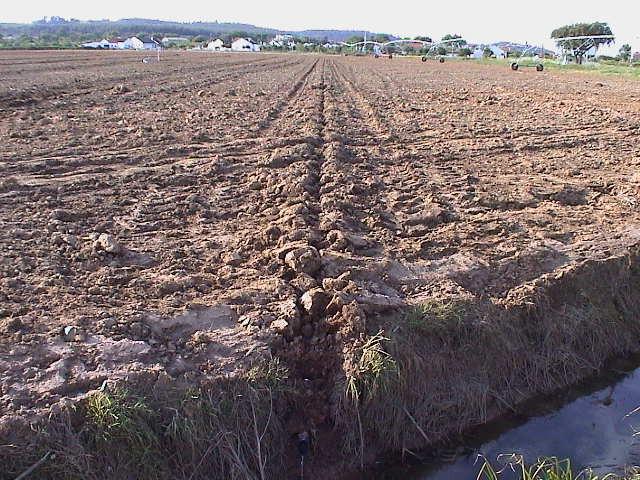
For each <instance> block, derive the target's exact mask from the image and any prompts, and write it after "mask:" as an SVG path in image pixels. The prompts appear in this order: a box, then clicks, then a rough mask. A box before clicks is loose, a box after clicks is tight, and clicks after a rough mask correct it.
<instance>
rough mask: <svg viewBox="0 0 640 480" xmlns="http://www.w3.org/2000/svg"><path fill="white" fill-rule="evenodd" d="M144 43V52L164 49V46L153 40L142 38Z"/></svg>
mask: <svg viewBox="0 0 640 480" xmlns="http://www.w3.org/2000/svg"><path fill="white" fill-rule="evenodd" d="M140 40H141V41H142V49H143V50H157V49H158V48H162V44H161V43H160V42H158V41H156V40H154V39H153V38H146V37H145V38H141V39H140Z"/></svg>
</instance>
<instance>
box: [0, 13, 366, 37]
mask: <svg viewBox="0 0 640 480" xmlns="http://www.w3.org/2000/svg"><path fill="white" fill-rule="evenodd" d="M277 33H291V34H294V35H295V36H298V37H302V38H309V39H314V40H321V41H325V40H326V41H331V42H340V41H344V40H346V39H348V38H349V37H352V36H354V35H362V34H363V32H362V31H355V30H302V31H283V30H276V29H273V28H267V27H258V26H255V25H250V24H246V23H233V22H189V23H182V22H171V21H165V20H153V19H146V18H123V19H121V20H86V21H85V20H75V19H70V20H67V19H64V18H62V17H51V18H48V19H43V20H38V21H36V22H33V23H29V24H17V23H0V34H1V35H2V36H4V37H18V36H21V35H27V36H31V37H42V36H54V37H55V36H65V37H67V38H68V37H71V38H76V39H78V40H85V39H86V40H89V39H98V37H100V38H102V37H113V36H122V37H124V36H131V35H144V36H150V35H157V36H165V35H166V36H188V37H196V36H204V37H207V38H210V37H214V36H225V35H226V36H232V35H236V36H242V35H247V36H253V37H257V38H258V39H262V38H265V37H269V36H273V35H275V34H277ZM367 35H374V34H373V33H372V32H367Z"/></svg>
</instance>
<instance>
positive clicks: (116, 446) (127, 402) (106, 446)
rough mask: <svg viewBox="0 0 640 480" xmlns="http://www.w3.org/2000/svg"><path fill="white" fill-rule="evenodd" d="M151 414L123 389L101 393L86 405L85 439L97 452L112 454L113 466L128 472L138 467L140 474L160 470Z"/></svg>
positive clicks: (138, 400) (153, 415)
mask: <svg viewBox="0 0 640 480" xmlns="http://www.w3.org/2000/svg"><path fill="white" fill-rule="evenodd" d="M154 417H155V413H154V411H153V410H152V409H151V408H150V407H149V406H148V405H147V403H146V402H145V400H143V399H142V398H139V397H135V396H133V395H130V394H129V393H128V392H127V391H126V390H124V389H120V388H118V389H114V390H113V391H108V390H106V389H105V390H100V391H98V392H96V393H94V394H92V395H91V396H90V397H89V398H88V400H87V404H86V412H85V419H86V423H85V427H84V431H85V435H86V437H87V441H88V443H89V444H90V445H92V446H93V449H95V451H96V452H107V451H108V452H111V453H112V455H110V458H112V459H113V460H114V462H115V464H114V465H113V466H112V468H114V470H116V471H117V470H118V468H119V467H123V468H126V469H127V470H129V469H130V468H131V467H132V465H134V464H137V467H136V469H137V470H138V471H139V472H140V473H141V474H144V473H148V472H149V471H152V470H156V471H157V470H160V469H161V467H160V465H161V464H162V461H161V455H160V450H161V441H160V437H159V435H158V432H156V431H155V429H154V427H153V426H154V425H155V424H156V422H155V420H154Z"/></svg>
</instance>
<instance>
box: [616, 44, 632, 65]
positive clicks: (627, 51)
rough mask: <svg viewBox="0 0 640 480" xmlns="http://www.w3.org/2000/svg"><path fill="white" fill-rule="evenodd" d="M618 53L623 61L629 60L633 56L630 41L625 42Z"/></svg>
mask: <svg viewBox="0 0 640 480" xmlns="http://www.w3.org/2000/svg"><path fill="white" fill-rule="evenodd" d="M618 53H619V55H618V56H619V57H620V60H622V61H623V62H628V61H629V59H630V58H631V45H629V44H628V43H625V44H624V45H622V46H621V47H620V51H619V52H618Z"/></svg>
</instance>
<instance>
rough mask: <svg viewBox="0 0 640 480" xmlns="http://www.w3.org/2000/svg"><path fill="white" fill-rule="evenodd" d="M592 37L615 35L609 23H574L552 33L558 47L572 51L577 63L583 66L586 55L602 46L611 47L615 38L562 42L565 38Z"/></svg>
mask: <svg viewBox="0 0 640 480" xmlns="http://www.w3.org/2000/svg"><path fill="white" fill-rule="evenodd" d="M590 35H613V32H612V31H611V28H610V27H609V25H608V24H607V23H604V22H594V23H574V24H573V25H565V26H563V27H560V28H556V29H555V30H554V31H553V32H551V38H555V39H557V41H556V43H557V45H558V47H560V48H562V49H564V50H567V51H570V52H571V53H572V54H573V55H574V56H575V57H576V62H577V63H579V64H581V63H582V59H583V58H584V55H585V54H586V53H587V52H588V51H589V50H590V49H591V48H592V47H595V48H596V50H597V49H598V47H600V45H611V44H612V43H613V38H594V39H591V40H585V39H581V40H561V39H562V38H565V37H585V36H590Z"/></svg>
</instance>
